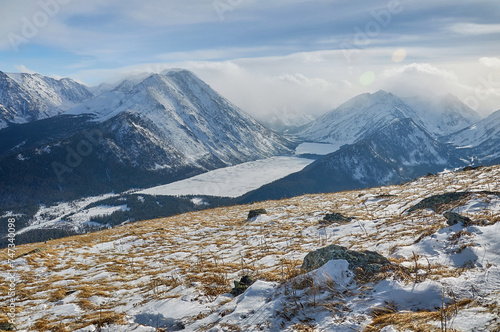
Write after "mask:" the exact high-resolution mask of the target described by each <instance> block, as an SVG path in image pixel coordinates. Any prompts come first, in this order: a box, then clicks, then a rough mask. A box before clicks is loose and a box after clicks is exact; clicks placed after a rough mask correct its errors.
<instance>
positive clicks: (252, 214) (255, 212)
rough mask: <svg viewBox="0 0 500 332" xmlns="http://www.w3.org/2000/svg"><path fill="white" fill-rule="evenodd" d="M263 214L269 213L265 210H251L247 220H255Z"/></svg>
mask: <svg viewBox="0 0 500 332" xmlns="http://www.w3.org/2000/svg"><path fill="white" fill-rule="evenodd" d="M261 214H267V211H266V210H265V209H257V210H250V212H248V217H247V219H252V218H255V217H257V216H260V215H261Z"/></svg>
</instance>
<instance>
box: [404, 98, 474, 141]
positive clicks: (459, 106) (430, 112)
mask: <svg viewBox="0 0 500 332" xmlns="http://www.w3.org/2000/svg"><path fill="white" fill-rule="evenodd" d="M402 100H403V101H404V102H405V103H406V104H407V105H408V106H410V107H411V108H412V109H413V110H415V112H416V113H417V114H418V115H419V117H420V119H421V120H422V121H423V123H424V128H426V129H427V130H428V131H429V132H431V133H432V134H434V135H435V136H438V137H439V136H447V135H450V134H452V133H455V132H457V131H460V130H462V129H464V128H466V127H469V126H471V125H473V124H474V123H476V122H479V121H481V120H482V118H481V116H480V115H479V114H478V113H477V112H476V111H474V110H473V109H471V108H470V107H469V106H467V105H466V104H464V103H463V102H462V101H460V99H458V98H457V97H455V96H453V95H451V94H448V95H446V96H443V97H433V96H426V97H425V98H424V97H410V98H402Z"/></svg>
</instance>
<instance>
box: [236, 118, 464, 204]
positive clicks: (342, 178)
mask: <svg viewBox="0 0 500 332" xmlns="http://www.w3.org/2000/svg"><path fill="white" fill-rule="evenodd" d="M459 165H461V161H460V160H459V158H458V157H457V156H455V155H454V154H453V152H452V151H450V149H449V148H448V147H447V146H446V145H445V144H442V143H440V142H439V141H438V140H436V139H435V138H434V137H432V136H431V135H430V134H429V133H428V132H427V131H426V130H425V129H423V128H422V127H421V126H419V125H418V124H416V123H415V122H414V121H413V120H411V119H409V118H404V119H397V118H396V119H393V120H392V121H391V122H390V123H388V124H387V125H386V126H384V127H382V128H380V129H379V130H378V131H377V132H374V133H373V134H371V135H370V136H368V137H366V138H364V139H362V140H360V141H358V142H356V143H354V144H351V145H347V146H344V147H343V148H341V149H340V150H338V151H336V152H334V153H332V154H329V155H327V156H325V157H323V158H321V159H318V160H317V161H315V162H314V163H312V164H311V165H309V166H307V167H306V168H304V169H303V170H302V171H300V172H297V173H295V174H291V175H289V176H287V177H285V178H283V179H280V180H278V181H275V182H273V183H271V184H268V185H266V186H263V187H261V188H259V189H258V190H256V191H254V192H251V193H249V194H247V195H246V197H245V200H244V201H245V202H251V201H255V200H262V199H279V198H282V197H291V196H294V195H299V194H305V193H318V192H335V191H340V190H350V189H356V188H367V187H373V186H380V185H387V184H390V183H400V182H403V181H408V180H410V179H413V178H415V177H417V176H421V175H425V174H427V173H428V172H437V171H442V170H443V169H445V168H446V167H456V166H459Z"/></svg>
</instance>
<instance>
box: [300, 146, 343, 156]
mask: <svg viewBox="0 0 500 332" xmlns="http://www.w3.org/2000/svg"><path fill="white" fill-rule="evenodd" d="M340 147H341V145H338V144H331V143H302V144H300V145H299V146H297V148H296V149H295V154H296V155H301V154H316V155H320V156H323V155H327V154H330V153H333V152H335V151H337V150H338V149H340Z"/></svg>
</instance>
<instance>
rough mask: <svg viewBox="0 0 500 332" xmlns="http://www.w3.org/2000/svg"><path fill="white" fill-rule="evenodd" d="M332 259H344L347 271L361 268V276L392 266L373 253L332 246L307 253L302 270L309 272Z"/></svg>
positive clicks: (383, 258)
mask: <svg viewBox="0 0 500 332" xmlns="http://www.w3.org/2000/svg"><path fill="white" fill-rule="evenodd" d="M333 259H345V260H346V261H347V262H348V263H349V269H351V270H355V269H359V268H361V269H362V272H363V274H375V273H377V272H379V271H380V270H381V269H382V268H383V267H385V266H392V265H393V264H392V263H391V262H389V260H388V259H387V258H385V257H384V256H382V255H380V254H378V253H376V252H374V251H369V250H365V251H354V250H347V249H346V248H345V247H342V246H338V245H335V244H332V245H330V246H328V247H325V248H321V249H318V250H316V251H312V252H310V253H308V254H307V255H306V257H305V258H304V263H303V264H302V268H303V269H304V270H305V271H307V272H309V271H312V270H315V269H317V268H320V267H321V266H323V265H324V264H326V262H328V261H330V260H333Z"/></svg>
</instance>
